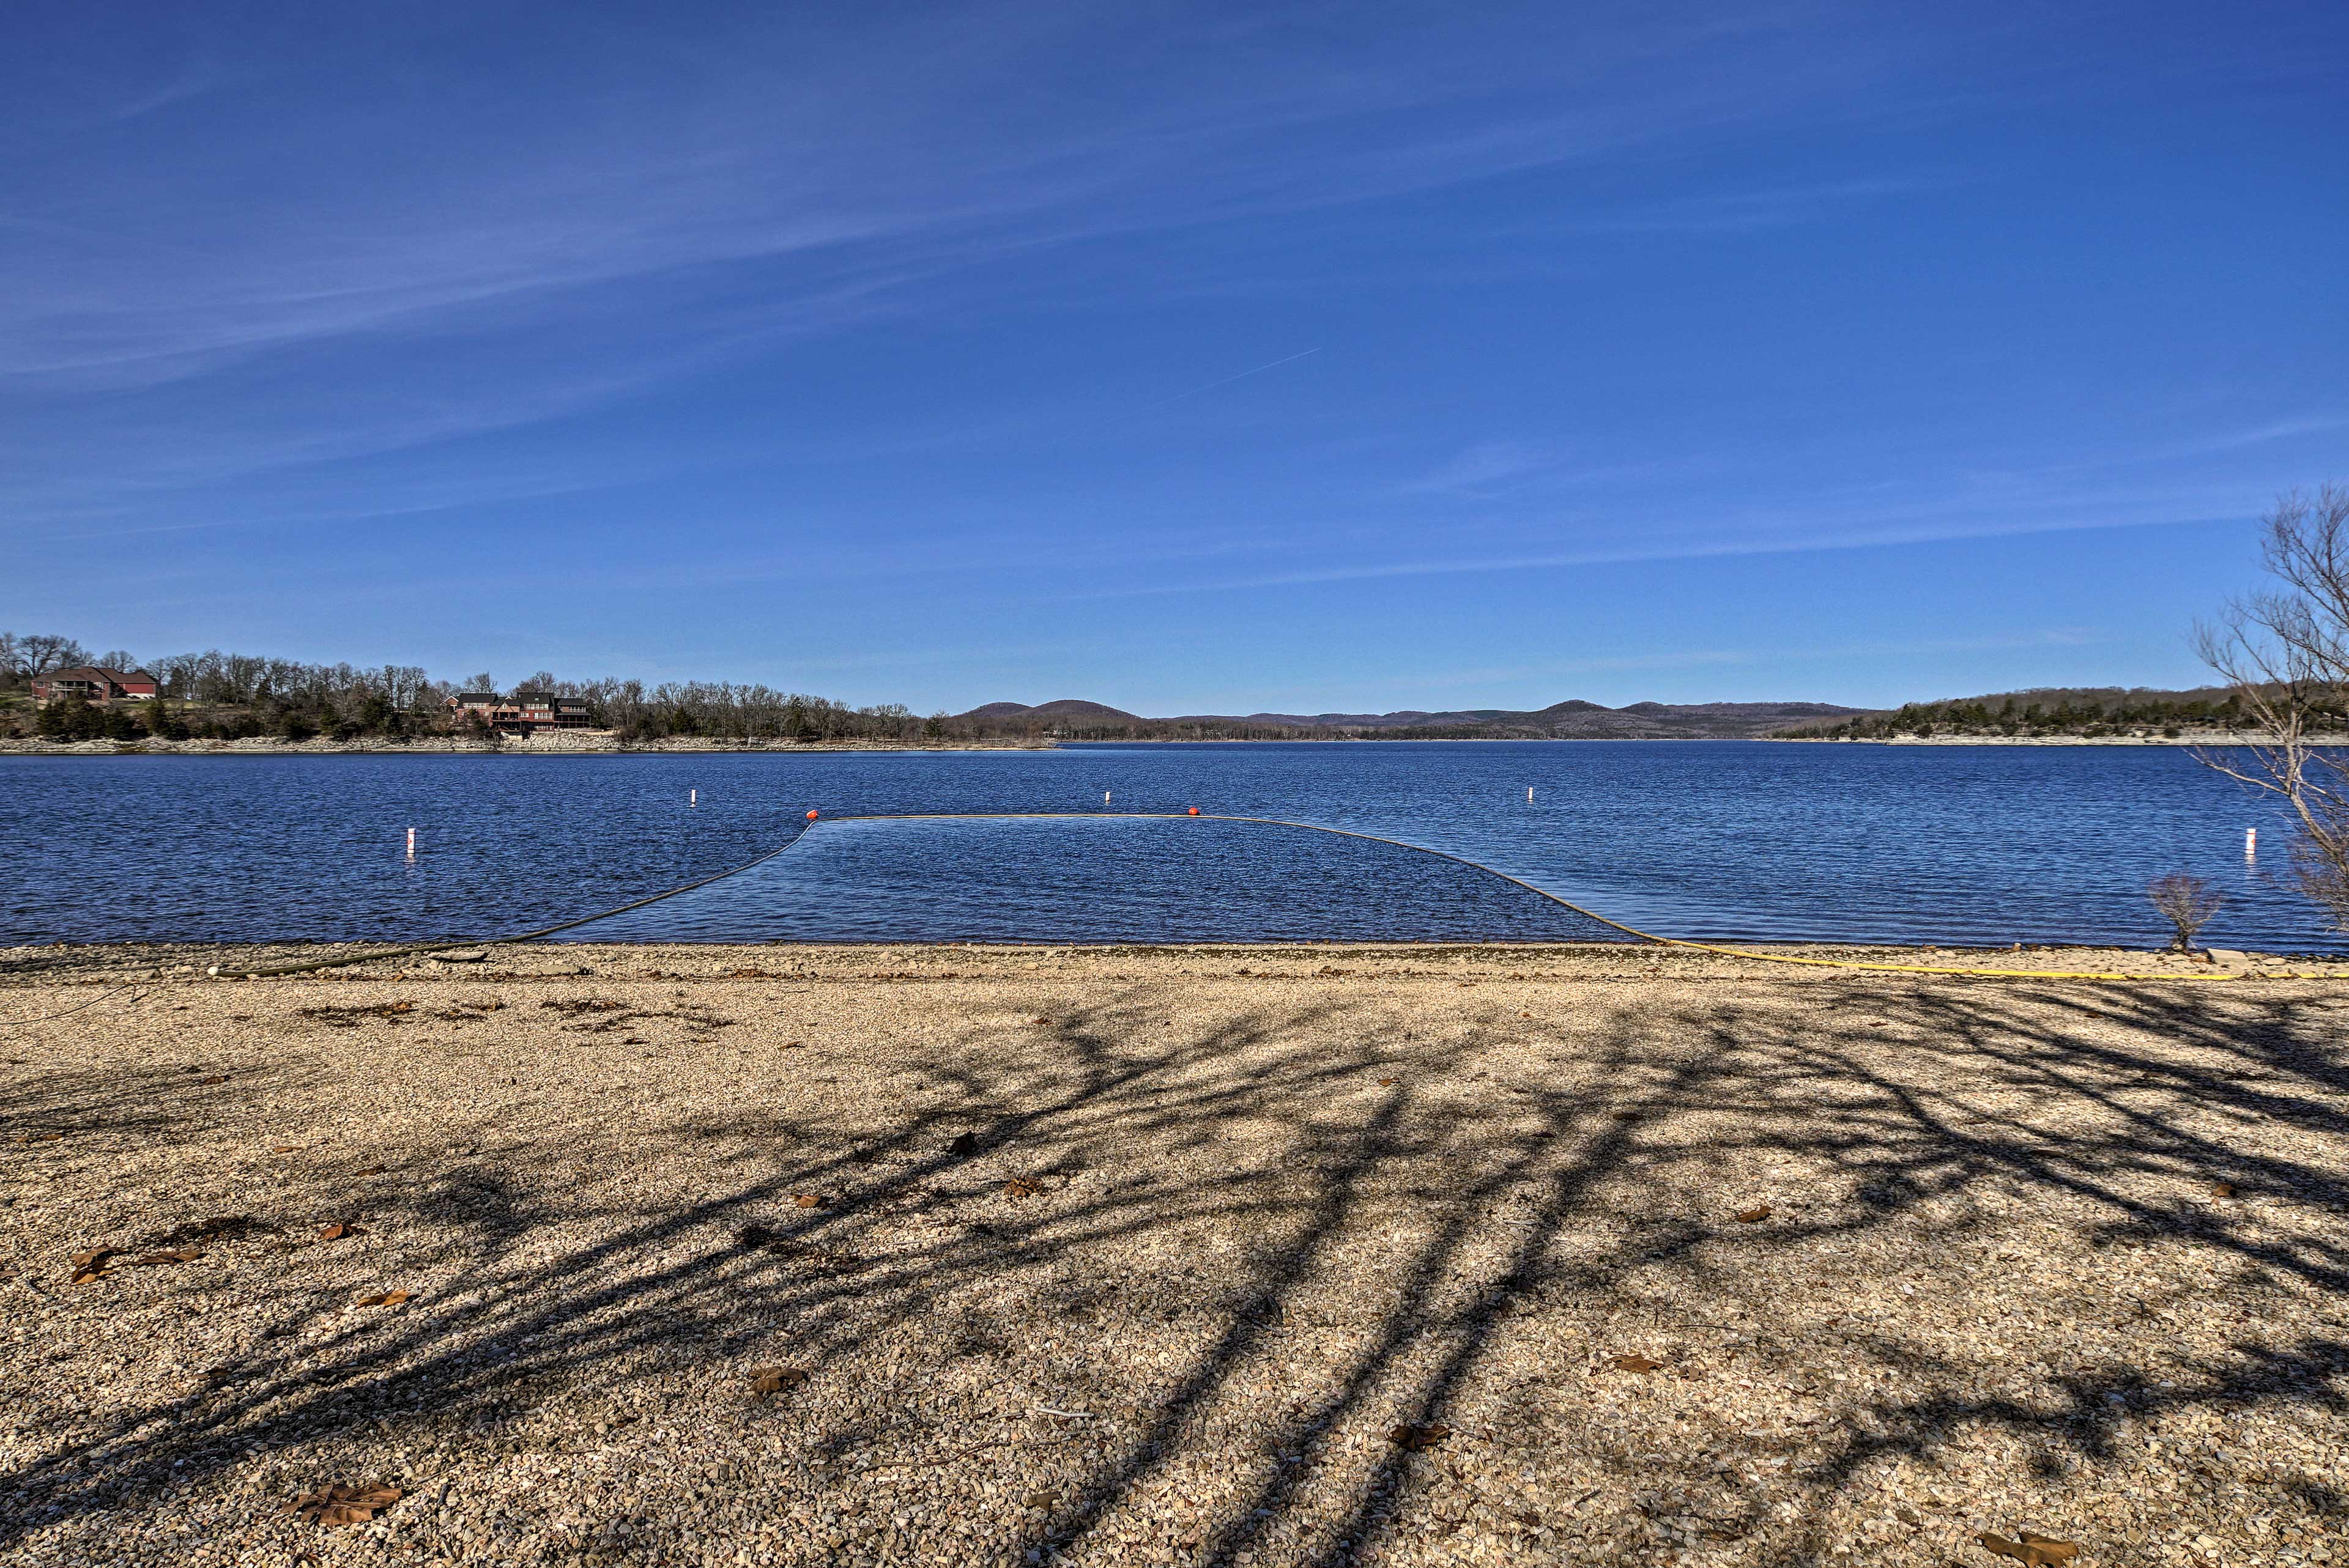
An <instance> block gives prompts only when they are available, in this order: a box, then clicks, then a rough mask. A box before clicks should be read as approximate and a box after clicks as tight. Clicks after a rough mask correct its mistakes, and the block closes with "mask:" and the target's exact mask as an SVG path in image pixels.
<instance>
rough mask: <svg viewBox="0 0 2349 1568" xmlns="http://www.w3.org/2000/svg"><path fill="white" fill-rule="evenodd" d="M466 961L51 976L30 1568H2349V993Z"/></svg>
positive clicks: (783, 958)
mask: <svg viewBox="0 0 2349 1568" xmlns="http://www.w3.org/2000/svg"><path fill="white" fill-rule="evenodd" d="M256 956H259V957H270V956H281V957H282V956H285V954H259V955H255V954H234V955H233V963H231V964H230V965H227V966H228V967H232V968H233V966H234V964H235V963H248V962H252V961H253V960H254V957H256ZM1906 956H1907V957H1908V958H1909V959H1910V960H1913V961H1920V962H1928V963H1930V962H1937V961H1938V962H1958V961H1959V959H1958V957H1957V955H1954V954H1942V955H1940V957H1939V958H1938V959H1937V958H1934V957H1924V958H1921V959H1920V958H1918V956H1917V955H1916V954H1908V955H1906ZM456 957H457V959H458V961H455V962H450V961H444V960H437V959H422V958H412V957H411V958H405V959H393V960H388V961H378V962H373V963H369V964H364V965H357V966H355V967H350V968H344V969H336V970H328V971H324V972H321V973H318V974H316V975H300V976H292V977H285V978H279V979H262V980H251V981H244V980H230V979H226V978H212V977H208V976H207V975H205V974H204V973H203V971H204V969H205V968H206V967H209V966H210V965H212V964H215V963H221V962H222V954H221V953H220V952H219V951H218V950H206V951H204V952H196V951H192V950H191V951H186V952H180V951H171V950H161V949H145V950H132V949H104V948H80V949H39V950H16V951H13V952H7V953H0V1117H5V1124H0V1304H5V1318H0V1561H5V1562H7V1563H27V1564H32V1563H58V1564H65V1563H73V1564H81V1563H171V1564H188V1563H203V1564H230V1563H269V1564H285V1563H299V1562H304V1561H308V1562H312V1563H320V1564H328V1563H332V1564H341V1563H368V1564H376V1563H398V1564H407V1563H517V1564H523V1563H526V1564H538V1563H562V1564H574V1563H584V1564H606V1563H613V1564H616V1563H746V1564H755V1563H833V1562H837V1563H1007V1564H1009V1563H1054V1562H1063V1563H1088V1564H1092V1563H1102V1564H1107V1563H1137V1564H1139V1563H1248V1564H1262V1565H1271V1564H1291V1563H1317V1564H1319V1563H1396V1564H1402V1563H1412V1564H1419V1563H1543V1562H1558V1563H1626V1562H1642V1563H1649V1562H1652V1563H1675V1562H1684V1563H1719V1564H1724V1565H1725V1564H1741V1565H1743V1564H1751V1565H1755V1568H1759V1565H1762V1564H1789V1563H1822V1562H1833V1561H1848V1562H1852V1563H1918V1564H1935V1565H1943V1564H1951V1563H1981V1564H1983V1565H1985V1568H1994V1565H1996V1564H1998V1563H2011V1562H2026V1561H2037V1562H2044V1563H2060V1562H2064V1561H2067V1560H2068V1561H2071V1562H2074V1563H2080V1564H2090V1565H2102V1564H2119V1563H2242V1564H2251V1563H2303V1562H2304V1563H2325V1562H2343V1563H2349V1545H2344V1543H2343V1542H2344V1535H2349V1463H2344V1457H2343V1455H2344V1447H2349V1403H2344V1396H2349V1295H2344V1284H2349V1222H2344V1213H2349V1045H2344V1039H2349V1036H2345V1035H2344V1026H2349V986H2344V984H2343V983H2342V981H2341V980H2340V979H2338V978H2330V977H2325V975H2326V974H2328V973H2329V972H2330V970H2331V969H2332V968H2335V967H2337V966H2326V967H2325V968H2324V969H2323V970H2320V969H2319V968H2318V967H2316V966H2311V965H2298V966H2295V965H2291V964H2289V963H2283V964H2262V963H2259V962H2256V961H2253V960H2250V959H2239V960H2234V961H2231V962H2230V965H2229V966H2228V967H2229V968H2230V970H2243V971H2249V972H2250V973H2249V974H2248V975H2247V976H2246V977H2244V978H2240V979H2232V980H2228V981H2225V982H2222V983H2219V984H2202V983H2197V982H2196V981H2194V980H2192V979H2190V978H2188V977H2187V976H2188V975H2189V974H2190V972H2191V971H2190V968H2189V966H2187V965H2183V964H2182V963H2178V962H2170V961H2161V960H2157V959H2155V958H2153V957H2152V956H2151V955H2148V954H2135V955H2127V956H2123V955H2116V954H2079V953H2061V954H2059V953H2044V952H2034V953H2030V954H1990V955H1972V956H1970V957H1968V958H1967V959H1965V960H1964V961H1966V962H1992V963H2000V964H2008V963H2011V964H2013V965H2014V966H2016V967H2033V966H2035V967H2040V968H2090V969H2093V968H2104V967H2109V966H2112V965H2127V966H2128V967H2130V968H2132V969H2135V970H2141V971H2143V972H2145V973H2146V974H2147V976H2148V978H2147V979H2146V980H2145V981H2143V982H2142V983H2104V984H2095V983H2077V982H2066V981H2060V980H2053V979H2048V980H2037V979H2027V980H2014V981H1976V980H1959V979H1947V978H1936V977H1930V976H1910V975H1888V974H1878V973H1865V972H1856V971H1844V970H1835V969H1801V968H1794V967H1787V966H1776V965H1765V964H1762V963H1755V962H1748V961H1744V960H1739V959H1733V958H1722V957H1715V956H1712V955H1708V954H1685V953H1662V952H1658V951H1656V950H1652V949H1641V948H1598V947H1586V948H1547V947H1505V948H1495V947H1486V948H1468V947H1446V948H1411V947H1397V946H1351V947H1347V946H1331V947H1319V946H1317V947H1284V948H1240V947H1216V948H1181V949H1085V950H1076V951H1070V950H1057V949H1052V950H1048V949H1019V948H1001V947H997V948H942V947H929V948H905V947H898V948H807V947H790V946H768V947H743V948H713V947H692V948H683V947H677V948H658V947H629V948H617V947H593V946H554V945H533V946H526V947H510V948H492V949H488V950H486V951H485V952H482V953H481V954H458V955H456ZM467 960H471V961H467ZM336 1487H341V1488H347V1489H350V1491H348V1492H347V1493H344V1494H331V1493H329V1492H328V1489H330V1488H336ZM394 1491H396V1492H397V1496H396V1497H395V1496H393V1495H391V1494H392V1493H393V1492H394ZM337 1496H339V1497H342V1498H343V1499H345V1501H341V1502H340V1503H336V1501H334V1499H335V1498H336V1497H337ZM305 1497H310V1498H314V1499H320V1500H321V1501H317V1502H316V1503H314V1506H313V1507H312V1509H311V1510H310V1511H309V1514H305V1513H304V1512H301V1511H295V1510H292V1509H289V1507H288V1506H287V1505H288V1504H289V1503H290V1502H292V1501H295V1500H296V1499H300V1498H305ZM319 1513H324V1514H326V1516H327V1517H328V1518H335V1517H342V1518H347V1519H348V1520H349V1521H350V1522H344V1523H330V1522H320V1521H319V1520H318V1519H316V1518H313V1517H311V1516H310V1515H311V1514H319ZM1985 1537H1989V1538H1992V1544H1985V1543H1984V1541H1985ZM2034 1539H2035V1541H2036V1543H2035V1544H2034V1543H2033V1541H2034ZM2058 1543H2065V1544H2068V1545H2071V1546H2074V1547H2076V1555H2071V1556H2068V1557H2067V1554H2066V1553H2065V1552H2064V1548H2063V1545H2062V1544H2058ZM1997 1548H2005V1549H2007V1552H2008V1554H2007V1555H2004V1556H2002V1555H1997V1554H1994V1553H1995V1549H1997Z"/></svg>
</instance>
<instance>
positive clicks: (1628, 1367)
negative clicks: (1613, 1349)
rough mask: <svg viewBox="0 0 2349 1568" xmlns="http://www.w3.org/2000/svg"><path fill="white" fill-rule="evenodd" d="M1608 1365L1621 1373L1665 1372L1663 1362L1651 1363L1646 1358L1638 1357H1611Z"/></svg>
mask: <svg viewBox="0 0 2349 1568" xmlns="http://www.w3.org/2000/svg"><path fill="white" fill-rule="evenodd" d="M1608 1365H1609V1366H1610V1367H1614V1368H1615V1369H1616V1370H1617V1371H1619V1372H1660V1371H1661V1370H1663V1366H1664V1364H1663V1363H1662V1362H1661V1361H1651V1360H1650V1359H1648V1357H1644V1356H1637V1355H1634V1356H1612V1357H1608Z"/></svg>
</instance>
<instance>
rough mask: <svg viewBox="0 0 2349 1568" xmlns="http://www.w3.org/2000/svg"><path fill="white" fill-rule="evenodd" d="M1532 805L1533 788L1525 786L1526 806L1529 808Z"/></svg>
mask: <svg viewBox="0 0 2349 1568" xmlns="http://www.w3.org/2000/svg"><path fill="white" fill-rule="evenodd" d="M1533 803H1534V787H1533V786H1532V785H1530V784H1528V785H1526V805H1528V806H1530V805H1532V804H1533Z"/></svg>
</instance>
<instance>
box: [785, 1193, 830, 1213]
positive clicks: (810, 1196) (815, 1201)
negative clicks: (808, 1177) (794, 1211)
mask: <svg viewBox="0 0 2349 1568" xmlns="http://www.w3.org/2000/svg"><path fill="white" fill-rule="evenodd" d="M792 1202H794V1203H797V1204H798V1205H799V1206H800V1207H801V1208H802V1209H821V1208H823V1206H824V1205H825V1204H826V1203H827V1202H830V1200H829V1199H827V1198H825V1197H824V1195H823V1193H821V1192H802V1193H801V1194H800V1195H799V1196H798V1197H796V1198H794V1199H792Z"/></svg>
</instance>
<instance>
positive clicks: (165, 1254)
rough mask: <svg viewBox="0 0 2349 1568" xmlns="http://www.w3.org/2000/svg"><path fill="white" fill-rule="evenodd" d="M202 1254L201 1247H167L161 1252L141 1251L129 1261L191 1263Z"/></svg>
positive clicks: (141, 1262) (142, 1262)
mask: <svg viewBox="0 0 2349 1568" xmlns="http://www.w3.org/2000/svg"><path fill="white" fill-rule="evenodd" d="M203 1255H204V1250H203V1248H202V1247H167V1248H165V1249H164V1250H163V1251H161V1252H156V1253H142V1254H141V1255H140V1256H139V1257H136V1258H133V1259H132V1260H131V1261H132V1262H133V1263H139V1264H191V1263H194V1262H195V1261H196V1260H197V1259H198V1258H200V1257H202V1256H203Z"/></svg>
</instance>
